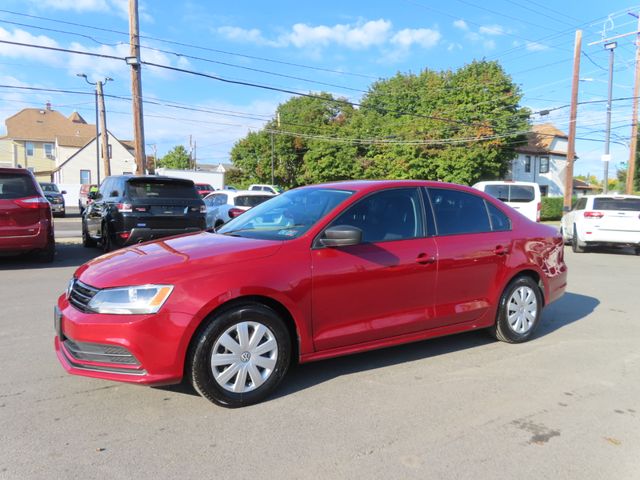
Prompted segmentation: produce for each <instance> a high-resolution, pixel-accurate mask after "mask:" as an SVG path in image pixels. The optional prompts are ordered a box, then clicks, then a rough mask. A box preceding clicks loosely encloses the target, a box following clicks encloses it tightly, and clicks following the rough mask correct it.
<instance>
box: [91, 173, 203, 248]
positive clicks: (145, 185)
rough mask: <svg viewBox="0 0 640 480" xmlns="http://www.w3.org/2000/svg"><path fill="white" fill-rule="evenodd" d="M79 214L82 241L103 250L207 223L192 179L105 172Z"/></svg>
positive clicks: (176, 233)
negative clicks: (100, 182)
mask: <svg viewBox="0 0 640 480" xmlns="http://www.w3.org/2000/svg"><path fill="white" fill-rule="evenodd" d="M89 195H90V197H89V198H91V199H92V200H93V201H92V202H91V204H89V205H88V206H87V208H86V210H85V212H84V215H83V216H82V244H83V245H84V246H85V247H92V246H95V245H96V244H97V243H98V242H99V243H100V244H101V245H102V248H103V249H104V250H105V251H110V250H113V249H114V248H119V247H124V246H127V245H133V244H135V243H139V242H144V241H147V240H152V239H155V238H161V237H167V236H170V235H178V234H181V233H188V232H197V231H199V230H204V229H205V228H206V221H205V216H206V208H205V206H204V203H203V201H202V199H201V198H200V195H198V192H197V190H196V188H195V186H194V184H193V182H192V181H191V180H183V179H179V178H169V177H157V176H133V175H119V176H113V177H107V178H105V179H104V181H103V182H102V184H101V185H100V189H99V190H98V191H97V192H91V193H90V194H89Z"/></svg>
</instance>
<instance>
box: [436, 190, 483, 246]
mask: <svg viewBox="0 0 640 480" xmlns="http://www.w3.org/2000/svg"><path fill="white" fill-rule="evenodd" d="M429 198H430V199H431V205H432V208H433V213H434V215H435V217H436V226H437V228H438V235H457V234H461V233H482V232H490V231H491V223H490V221H489V215H488V214H487V208H486V207H485V203H484V199H482V198H480V197H478V196H476V195H472V194H470V193H466V192H461V191H458V190H450V189H444V188H430V189H429Z"/></svg>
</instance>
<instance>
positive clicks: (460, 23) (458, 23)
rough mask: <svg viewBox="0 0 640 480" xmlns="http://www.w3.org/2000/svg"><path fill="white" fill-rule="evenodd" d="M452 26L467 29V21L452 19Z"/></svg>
mask: <svg viewBox="0 0 640 480" xmlns="http://www.w3.org/2000/svg"><path fill="white" fill-rule="evenodd" d="M453 26H454V27H456V28H459V29H460V30H469V25H467V22H465V21H464V20H462V19H460V20H456V21H454V22H453Z"/></svg>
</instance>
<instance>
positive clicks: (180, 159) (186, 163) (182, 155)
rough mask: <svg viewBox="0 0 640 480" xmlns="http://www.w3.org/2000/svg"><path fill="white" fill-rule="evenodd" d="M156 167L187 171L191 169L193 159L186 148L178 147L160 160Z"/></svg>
mask: <svg viewBox="0 0 640 480" xmlns="http://www.w3.org/2000/svg"><path fill="white" fill-rule="evenodd" d="M156 167H163V168H172V169H175V170H186V169H188V168H191V158H190V157H189V153H187V149H186V148H184V147H183V146H182V145H176V146H175V147H173V149H171V150H170V151H169V153H167V154H166V155H165V156H164V157H162V158H160V159H158V161H157V163H156Z"/></svg>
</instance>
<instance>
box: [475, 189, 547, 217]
mask: <svg viewBox="0 0 640 480" xmlns="http://www.w3.org/2000/svg"><path fill="white" fill-rule="evenodd" d="M473 188H476V189H478V190H480V191H482V192H485V193H488V194H489V195H491V196H492V197H495V198H497V199H498V200H502V201H503V202H504V203H506V204H507V205H509V206H510V207H511V208H513V209H515V210H518V211H519V212H520V213H521V214H523V215H524V216H525V217H527V218H528V219H529V220H533V221H534V222H539V221H540V210H541V208H542V195H541V194H540V185H538V184H537V183H533V182H512V181H508V180H504V181H503V180H495V181H490V182H478V183H476V184H475V185H474V186H473Z"/></svg>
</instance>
